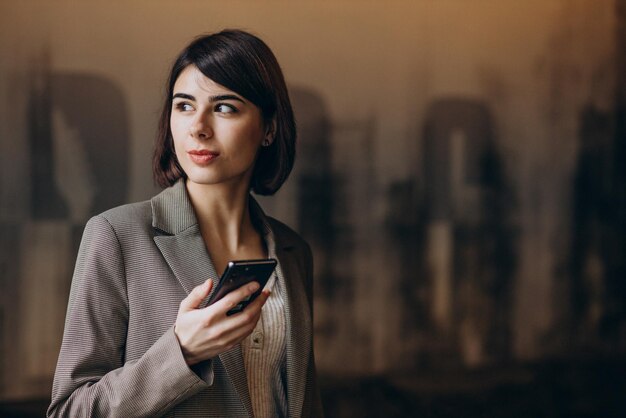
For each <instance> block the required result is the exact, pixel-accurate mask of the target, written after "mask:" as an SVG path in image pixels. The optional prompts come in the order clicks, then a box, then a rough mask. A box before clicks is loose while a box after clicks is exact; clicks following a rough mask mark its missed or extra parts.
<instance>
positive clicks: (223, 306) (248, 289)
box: [213, 282, 259, 315]
mask: <svg viewBox="0 0 626 418" xmlns="http://www.w3.org/2000/svg"><path fill="white" fill-rule="evenodd" d="M258 289H259V283H258V282H251V283H248V284H245V285H243V286H241V287H239V288H238V289H235V290H233V291H232V292H230V293H229V294H227V295H226V296H224V297H223V298H222V299H221V300H219V301H217V302H215V303H214V304H213V306H214V307H215V310H216V312H220V313H222V314H224V315H225V314H226V312H228V311H229V310H231V309H232V308H234V307H235V306H237V304H238V303H239V302H241V301H242V300H244V299H245V298H247V297H248V296H250V295H252V294H253V293H254V292H256V291H257V290H258Z"/></svg>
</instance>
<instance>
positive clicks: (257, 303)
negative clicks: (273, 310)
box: [246, 289, 270, 311]
mask: <svg viewBox="0 0 626 418" xmlns="http://www.w3.org/2000/svg"><path fill="white" fill-rule="evenodd" d="M269 297H270V291H269V290H267V289H265V290H263V291H262V292H261V294H260V295H259V297H258V298H256V299H254V300H253V301H252V302H251V303H250V304H249V305H248V306H246V310H248V309H252V310H256V309H258V310H259V311H260V310H261V308H262V307H263V305H265V302H267V299H268V298H269Z"/></svg>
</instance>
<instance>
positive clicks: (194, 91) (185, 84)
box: [170, 65, 265, 186]
mask: <svg viewBox="0 0 626 418" xmlns="http://www.w3.org/2000/svg"><path fill="white" fill-rule="evenodd" d="M170 126H171V129H172V137H173V138H174V148H175V150H176V157H177V158H178V162H179V163H180V165H181V167H182V168H183V170H184V171H185V173H186V174H187V178H188V181H191V182H194V183H198V184H207V185H208V184H218V183H224V184H232V185H233V186H237V185H241V182H245V184H246V185H248V184H249V183H250V178H251V176H252V171H253V169H254V163H255V160H256V155H257V152H258V150H259V147H260V146H261V143H262V141H263V139H264V138H265V128H264V123H263V119H262V117H261V111H260V109H259V108H258V107H257V106H255V105H254V104H253V103H251V102H249V101H248V100H246V99H244V98H243V97H241V96H240V95H238V94H236V93H234V92H233V91H231V90H228V89H227V88H226V87H223V86H221V85H219V84H217V83H215V82H214V81H212V80H211V79H209V78H207V77H206V76H205V75H204V74H202V73H201V72H200V70H198V68H197V67H196V66H194V65H190V66H188V67H187V68H185V69H184V70H183V71H182V72H181V74H180V76H179V77H178V79H177V80H176V82H175V84H174V94H173V98H172V114H171V116H170Z"/></svg>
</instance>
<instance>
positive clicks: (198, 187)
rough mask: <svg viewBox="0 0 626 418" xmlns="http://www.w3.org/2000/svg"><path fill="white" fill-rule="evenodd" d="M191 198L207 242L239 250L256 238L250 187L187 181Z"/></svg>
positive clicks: (230, 249) (228, 249)
mask: <svg viewBox="0 0 626 418" xmlns="http://www.w3.org/2000/svg"><path fill="white" fill-rule="evenodd" d="M186 187H187V193H188V194H189V200H190V201H191V204H192V206H193V208H194V211H195V213H196V218H197V219H198V224H199V226H200V231H201V233H202V236H203V238H204V239H205V241H207V243H208V242H211V243H216V244H218V245H220V246H222V248H224V249H226V250H227V251H229V252H231V253H237V252H238V251H239V250H240V249H241V248H242V247H244V246H245V245H246V242H249V240H250V239H251V237H253V235H254V237H256V235H257V234H256V231H255V230H254V227H253V225H252V220H251V219H250V210H249V208H248V204H249V192H248V187H247V185H246V187H242V186H239V187H226V186H225V185H223V184H217V185H204V184H198V183H194V182H191V181H189V180H187V181H186Z"/></svg>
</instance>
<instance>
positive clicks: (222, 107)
mask: <svg viewBox="0 0 626 418" xmlns="http://www.w3.org/2000/svg"><path fill="white" fill-rule="evenodd" d="M215 112H217V113H236V112H237V108H236V107H235V106H232V105H229V104H226V103H219V104H218V105H216V106H215Z"/></svg>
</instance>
